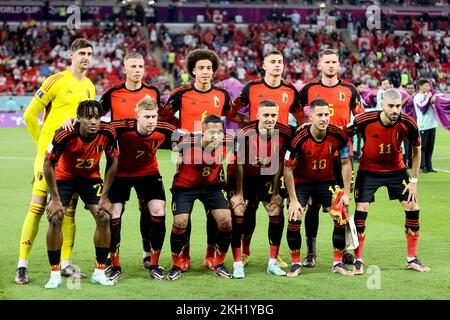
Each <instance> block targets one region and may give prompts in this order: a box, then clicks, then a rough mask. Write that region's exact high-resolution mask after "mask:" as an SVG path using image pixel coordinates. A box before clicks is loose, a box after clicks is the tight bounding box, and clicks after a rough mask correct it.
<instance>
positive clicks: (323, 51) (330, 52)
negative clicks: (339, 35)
mask: <svg viewBox="0 0 450 320" xmlns="http://www.w3.org/2000/svg"><path fill="white" fill-rule="evenodd" d="M330 54H334V55H337V56H338V58H339V53H338V52H337V50H334V49H325V50H322V51H320V53H319V59H322V58H323V56H328V55H330Z"/></svg>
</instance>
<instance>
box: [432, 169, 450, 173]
mask: <svg viewBox="0 0 450 320" xmlns="http://www.w3.org/2000/svg"><path fill="white" fill-rule="evenodd" d="M434 170H436V171H437V172H445V173H450V170H445V169H434Z"/></svg>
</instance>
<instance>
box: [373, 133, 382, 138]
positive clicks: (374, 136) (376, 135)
mask: <svg viewBox="0 0 450 320" xmlns="http://www.w3.org/2000/svg"><path fill="white" fill-rule="evenodd" d="M379 137H380V136H379V135H378V133H375V134H374V135H373V136H372V138H379Z"/></svg>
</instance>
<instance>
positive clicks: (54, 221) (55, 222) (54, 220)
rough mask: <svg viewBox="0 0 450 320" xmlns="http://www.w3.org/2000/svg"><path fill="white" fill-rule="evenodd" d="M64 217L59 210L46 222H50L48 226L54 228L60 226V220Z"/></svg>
mask: <svg viewBox="0 0 450 320" xmlns="http://www.w3.org/2000/svg"><path fill="white" fill-rule="evenodd" d="M63 218H64V213H62V212H59V213H57V214H54V215H53V216H52V217H51V218H50V219H49V220H48V223H49V224H50V226H49V227H51V228H53V229H55V228H61V225H62V221H63Z"/></svg>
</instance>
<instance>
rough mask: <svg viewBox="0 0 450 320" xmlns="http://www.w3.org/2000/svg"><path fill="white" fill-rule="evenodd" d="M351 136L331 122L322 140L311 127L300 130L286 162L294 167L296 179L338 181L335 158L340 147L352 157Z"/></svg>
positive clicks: (293, 140)
mask: <svg viewBox="0 0 450 320" xmlns="http://www.w3.org/2000/svg"><path fill="white" fill-rule="evenodd" d="M347 141H348V137H347V135H346V134H345V132H344V131H343V130H342V129H339V128H338V127H336V126H333V125H329V126H328V129H327V133H326V135H325V137H324V138H323V140H322V141H317V140H315V139H314V137H313V136H312V134H311V127H306V128H303V129H302V130H300V131H299V132H298V133H297V134H296V135H295V136H294V138H293V139H292V141H291V143H290V144H289V147H288V151H287V152H286V156H285V159H284V165H285V166H287V167H294V168H295V169H294V180H295V183H309V182H318V181H334V180H335V177H334V174H333V158H334V154H335V153H336V151H340V152H339V153H340V156H341V158H346V157H349V152H348V142H347Z"/></svg>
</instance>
